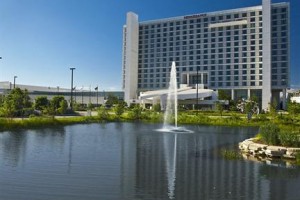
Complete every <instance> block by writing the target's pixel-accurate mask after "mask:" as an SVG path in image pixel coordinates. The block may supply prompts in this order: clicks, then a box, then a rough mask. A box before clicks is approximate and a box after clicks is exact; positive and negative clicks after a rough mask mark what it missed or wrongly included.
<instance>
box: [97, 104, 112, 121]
mask: <svg viewBox="0 0 300 200" xmlns="http://www.w3.org/2000/svg"><path fill="white" fill-rule="evenodd" d="M97 112H98V117H99V118H100V120H107V119H108V116H109V114H108V112H107V110H106V109H105V107H104V106H101V107H99V108H98V110H97Z"/></svg>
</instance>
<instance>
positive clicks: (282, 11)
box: [141, 7, 287, 29]
mask: <svg viewBox="0 0 300 200" xmlns="http://www.w3.org/2000/svg"><path fill="white" fill-rule="evenodd" d="M286 15H287V7H282V8H272V19H276V18H277V16H281V17H282V18H283V17H286ZM255 16H262V11H261V10H260V11H258V12H257V11H252V12H240V13H232V14H221V15H218V16H211V17H199V18H198V19H187V20H186V19H183V20H180V21H176V22H175V21H170V22H164V23H161V22H160V23H155V24H149V25H144V26H142V27H141V29H142V28H144V29H148V28H152V29H153V28H160V27H167V26H174V25H177V26H178V25H182V24H194V23H202V22H209V21H210V22H215V21H217V20H219V21H222V20H230V19H240V18H247V17H255Z"/></svg>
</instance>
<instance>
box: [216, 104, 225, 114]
mask: <svg viewBox="0 0 300 200" xmlns="http://www.w3.org/2000/svg"><path fill="white" fill-rule="evenodd" d="M216 109H217V111H218V112H219V113H220V115H221V116H222V115H223V111H224V106H223V105H222V104H221V103H220V102H219V101H217V102H216Z"/></svg>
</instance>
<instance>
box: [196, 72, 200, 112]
mask: <svg viewBox="0 0 300 200" xmlns="http://www.w3.org/2000/svg"><path fill="white" fill-rule="evenodd" d="M198 75H199V67H197V85H196V90H197V95H196V98H197V99H196V100H197V101H196V102H197V103H196V109H197V113H198V103H199V102H198V101H199V99H198V96H199V95H198V93H199V92H198V82H199V81H198Z"/></svg>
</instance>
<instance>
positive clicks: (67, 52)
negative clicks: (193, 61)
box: [0, 0, 300, 91]
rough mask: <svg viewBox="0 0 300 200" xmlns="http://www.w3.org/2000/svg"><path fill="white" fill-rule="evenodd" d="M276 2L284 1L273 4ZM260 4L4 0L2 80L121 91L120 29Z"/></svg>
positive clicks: (295, 13)
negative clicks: (133, 18) (130, 22)
mask: <svg viewBox="0 0 300 200" xmlns="http://www.w3.org/2000/svg"><path fill="white" fill-rule="evenodd" d="M286 1H288V2H290V4H291V86H292V87H299V88H300V78H299V75H300V66H299V63H300V56H299V52H300V49H299V46H300V38H299V36H300V28H299V26H300V23H299V20H300V12H299V11H300V1H299V0H286ZM272 2H273V3H276V2H282V0H281V1H280V0H273V1H272ZM256 5H261V0H184V1H183V0H151V1H150V0H148V1H146V0H1V3H0V57H2V59H1V60H0V81H10V82H13V77H14V76H18V78H17V79H16V83H17V84H25V85H38V86H47V87H48V86H49V87H57V86H59V87H61V88H70V85H71V71H70V69H69V68H70V67H75V68H76V69H75V71H74V86H76V87H77V88H81V87H82V86H84V87H89V86H91V87H96V86H97V85H98V86H99V90H118V91H120V90H121V87H122V85H121V83H122V28H123V25H124V24H125V21H126V13H127V12H129V11H133V12H135V13H137V14H138V15H139V21H147V20H154V19H160V18H168V17H176V16H184V15H190V14H197V13H206V12H210V11H220V10H225V9H233V8H240V7H247V6H256Z"/></svg>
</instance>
